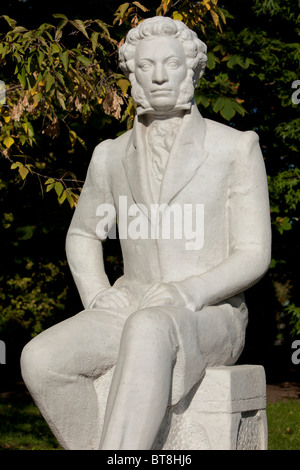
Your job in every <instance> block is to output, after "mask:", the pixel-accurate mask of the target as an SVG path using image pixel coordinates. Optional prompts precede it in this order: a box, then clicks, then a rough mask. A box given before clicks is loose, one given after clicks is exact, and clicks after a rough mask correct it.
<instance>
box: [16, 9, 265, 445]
mask: <svg viewBox="0 0 300 470" xmlns="http://www.w3.org/2000/svg"><path fill="white" fill-rule="evenodd" d="M120 63H121V67H122V69H123V70H124V72H125V73H126V75H127V76H128V77H129V79H130V81H131V84H132V96H133V98H134V99H135V101H136V103H137V116H136V118H135V122H134V126H133V129H132V130H130V131H128V132H126V133H125V134H123V135H121V136H120V137H118V138H116V139H113V140H104V141H103V142H102V143H101V144H99V145H98V146H97V147H96V148H95V151H94V153H93V156H92V159H91V162H90V165H89V169H88V173H87V177H86V181H85V184H84V187H83V189H82V193H81V196H80V198H79V201H78V205H77V207H76V210H75V213H74V216H73V219H72V222H71V225H70V228H69V231H68V234H67V243H66V251H67V258H68V262H69V265H70V269H71V271H72V274H73V277H74V280H75V283H76V285H77V288H78V291H79V293H80V296H81V299H82V303H83V306H84V311H83V312H80V313H79V314H77V315H75V316H74V317H71V318H69V319H68V320H66V321H65V322H62V323H60V324H58V325H55V326H54V327H52V328H51V329H49V330H47V331H45V332H43V333H42V334H41V335H39V336H38V337H36V338H34V339H33V340H32V341H31V342H30V343H29V344H28V345H27V346H26V347H25V349H24V351H23V354H22V374H23V378H24V381H25V382H26V384H27V387H28V389H29V391H30V392H31V394H32V396H33V397H34V399H35V401H36V403H37V405H38V406H39V408H40V410H41V411H42V413H43V415H44V417H45V419H46V420H47V422H48V423H49V426H50V427H51V429H52V430H53V432H54V434H55V435H56V437H57V439H58V440H59V442H60V443H61V445H62V446H63V447H64V448H66V449H96V448H100V449H111V450H113V449H115V450H122V449H127V450H130V449H136V450H139V449H151V448H152V447H153V446H155V447H156V446H158V448H161V447H163V448H170V449H171V448H176V449H179V448H189V449H190V448H216V447H215V446H219V445H221V446H222V448H236V447H237V445H238V446H239V447H244V446H245V445H248V444H247V442H248V440H247V436H248V435H251V436H253V438H251V442H252V441H253V442H254V441H255V442H256V444H255V445H260V444H257V441H258V436H260V433H261V431H260V430H258V429H260V428H259V426H260V425H259V426H258V424H257V423H260V422H261V421H262V420H263V410H264V405H263V403H264V398H263V396H262V386H263V380H264V379H263V378H262V374H263V372H262V369H257V368H255V369H251V366H245V367H244V368H239V367H236V368H231V367H229V366H232V365H233V364H234V363H235V362H236V360H237V359H238V357H239V355H240V354H241V352H242V350H243V347H244V342H245V330H246V326H247V314H248V312H247V307H246V305H245V301H244V295H243V291H244V290H245V289H247V288H249V287H250V286H252V285H253V284H254V283H256V282H257V281H258V280H259V279H260V278H261V277H262V276H263V275H264V273H265V272H266V270H267V269H268V267H269V262H270V244H271V242H270V239H271V238H270V234H271V230H270V214H269V202H268V187H267V179H266V173H265V167H264V162H263V157H262V154H261V150H260V147H259V139H258V136H257V135H256V134H255V132H253V131H246V132H240V131H238V130H236V129H233V128H231V127H228V126H224V125H222V124H220V123H217V122H214V121H211V120H208V119H204V118H203V117H202V116H201V114H200V112H199V110H198V109H197V107H196V105H195V102H194V100H193V93H194V86H195V85H196V84H197V83H198V80H199V78H200V77H201V76H202V74H203V72H204V68H205V63H206V46H205V45H204V44H203V43H202V41H200V40H199V39H198V38H197V36H196V34H195V33H194V32H192V31H191V30H189V29H188V28H187V27H186V26H185V25H184V24H183V23H181V22H178V21H173V20H171V19H170V18H164V17H157V18H150V19H147V20H145V21H144V22H142V23H141V24H140V25H139V26H138V27H137V28H134V29H133V30H131V31H130V32H129V33H128V35H127V38H126V41H125V43H124V45H123V46H122V47H121V48H120ZM116 221H117V224H118V229H119V234H120V242H121V247H122V254H123V262H124V275H123V276H122V277H121V278H119V279H118V280H117V281H116V282H115V284H114V285H113V286H111V285H110V283H109V281H108V277H107V275H106V272H105V269H104V261H103V252H102V244H103V243H104V242H105V240H106V239H107V238H110V237H114V236H115V234H116ZM221 366H224V367H221ZM216 367H221V368H216ZM251 374H254V375H255V381H253V380H251V379H250V376H251ZM95 387H96V388H95ZM193 394H194V396H193V399H192V401H191V398H192V395H193ZM166 410H168V413H169V414H168V415H167V417H166V418H167V419H166V420H164V424H163V426H162V424H161V423H162V420H163V419H164V416H165V414H166ZM252 412H255V413H256V414H255V415H252V414H251V413H252ZM249 413H250V414H249ZM145 423H147V425H146V426H145ZM220 423H223V424H222V426H223V429H226V432H225V431H222V427H220ZM187 436H188V441H187V440H186V439H187ZM192 436H194V437H192ZM237 436H238V438H237ZM194 439H196V440H194ZM237 442H238V444H237ZM249 445H251V446H252V444H249ZM253 445H254V444H253ZM166 446H167V447H166ZM195 446H196V447H195Z"/></svg>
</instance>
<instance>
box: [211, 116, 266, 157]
mask: <svg viewBox="0 0 300 470" xmlns="http://www.w3.org/2000/svg"><path fill="white" fill-rule="evenodd" d="M204 121H205V126H206V143H207V146H209V147H210V146H212V147H213V148H216V145H217V147H219V146H220V148H222V149H224V150H227V149H228V150H232V149H233V148H237V147H244V146H249V145H252V144H254V143H257V142H258V140H259V138H258V135H257V134H256V132H254V131H251V130H249V131H240V130H238V129H235V128H233V127H231V126H227V125H226V124H222V123H220V122H217V121H213V120H211V119H206V118H205V119H204Z"/></svg>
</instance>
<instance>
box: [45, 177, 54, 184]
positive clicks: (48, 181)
mask: <svg viewBox="0 0 300 470" xmlns="http://www.w3.org/2000/svg"><path fill="white" fill-rule="evenodd" d="M52 183H55V180H54V179H53V178H48V179H47V181H46V182H45V184H52Z"/></svg>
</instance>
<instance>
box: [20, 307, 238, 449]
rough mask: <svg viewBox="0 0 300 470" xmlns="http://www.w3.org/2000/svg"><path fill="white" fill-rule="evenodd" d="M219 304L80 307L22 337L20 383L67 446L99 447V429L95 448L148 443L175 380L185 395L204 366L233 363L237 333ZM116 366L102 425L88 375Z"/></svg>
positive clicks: (92, 378)
mask: <svg viewBox="0 0 300 470" xmlns="http://www.w3.org/2000/svg"><path fill="white" fill-rule="evenodd" d="M222 310H223V309H222V308H220V307H208V308H207V309H204V310H202V311H201V312H191V311H189V310H187V309H182V308H179V307H168V306H165V307H152V308H151V307H150V308H145V309H142V310H138V311H136V312H134V313H130V312H129V313H128V315H127V316H126V315H123V316H122V315H119V314H118V313H114V312H112V311H109V310H105V309H102V310H96V309H95V310H87V311H83V312H81V313H79V314H78V315H75V316H74V317H72V318H70V319H68V320H65V321H64V322H62V323H59V324H57V325H55V326H54V327H52V328H50V329H48V330H46V331H45V332H43V333H41V334H40V335H39V336H37V337H36V338H34V339H33V340H32V341H31V342H30V343H28V345H27V346H26V347H25V348H24V350H23V353H22V358H21V366H22V375H23V378H24V381H25V383H26V385H27V387H28V389H29V391H30V393H31V395H32V397H33V399H34V401H35V402H36V404H37V406H38V407H39V409H40V411H41V413H42V414H43V416H44V418H45V419H46V421H47V422H48V424H49V426H50V428H51V429H52V431H53V433H54V435H55V436H56V438H57V439H58V441H59V442H60V444H61V445H62V446H63V447H64V448H65V449H78V450H79V449H95V448H99V441H100V436H101V431H102V437H101V442H100V448H101V449H116V450H117V449H118V450H122V449H123V450H131V449H135V450H139V449H151V447H152V444H153V442H154V439H155V437H156V434H157V432H158V430H159V427H160V425H161V423H162V420H163V418H164V415H165V412H166V408H167V406H168V405H169V404H170V401H171V398H172V397H171V392H172V391H173V390H172V386H173V383H174V380H175V382H176V380H177V379H178V377H180V380H181V381H182V382H183V384H184V385H186V387H187V388H186V390H182V392H181V396H184V392H188V391H189V390H190V386H193V385H194V384H195V383H196V382H197V380H199V378H200V377H201V376H203V374H204V371H205V368H206V366H207V365H214V364H222V363H223V364H224V363H225V362H226V361H230V362H232V361H233V362H234V356H233V349H234V344H235V343H236V339H237V331H236V329H235V328H234V322H233V320H232V319H233V316H232V314H231V313H229V315H227V310H226V311H222ZM240 339H242V338H239V339H238V342H240ZM183 351H184V354H185V355H186V357H185V356H184V354H183ZM182 357H184V360H183V361H181V358H182ZM114 365H116V367H115V371H114V375H113V379H112V383H111V387H110V392H109V397H108V402H107V407H106V414H105V419H104V425H103V429H102V430H101V429H100V427H101V424H100V422H99V421H100V420H99V411H98V400H97V395H96V392H95V388H94V381H95V380H96V379H97V378H98V377H100V376H101V375H103V374H105V373H106V372H107V371H108V370H109V369H110V368H111V367H113V366H114ZM178 367H179V373H176V374H175V372H174V371H175V368H177V372H178ZM180 367H181V369H180ZM187 371H188V372H189V375H191V377H190V378H188V379H186V377H187V375H188V374H186V372H187ZM193 374H195V375H194V376H193ZM179 385H180V384H179ZM179 388H180V387H179ZM179 395H180V394H179Z"/></svg>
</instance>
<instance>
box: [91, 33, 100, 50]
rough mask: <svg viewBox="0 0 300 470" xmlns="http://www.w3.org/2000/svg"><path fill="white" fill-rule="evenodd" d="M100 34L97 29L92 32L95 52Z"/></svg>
mask: <svg viewBox="0 0 300 470" xmlns="http://www.w3.org/2000/svg"><path fill="white" fill-rule="evenodd" d="M98 36H99V33H98V32H97V31H93V32H92V35H91V41H92V48H93V51H94V52H95V50H96V47H97V44H98Z"/></svg>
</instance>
